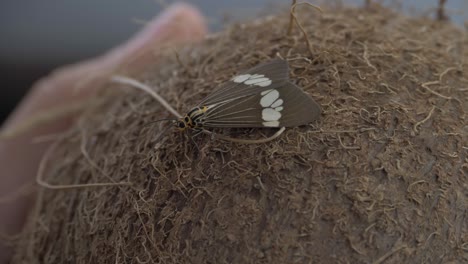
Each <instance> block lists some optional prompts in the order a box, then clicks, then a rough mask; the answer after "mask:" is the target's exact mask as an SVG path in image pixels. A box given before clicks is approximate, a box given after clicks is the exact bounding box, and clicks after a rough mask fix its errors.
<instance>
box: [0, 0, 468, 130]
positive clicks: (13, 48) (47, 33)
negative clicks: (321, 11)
mask: <svg viewBox="0 0 468 264" xmlns="http://www.w3.org/2000/svg"><path fill="white" fill-rule="evenodd" d="M301 1H302V0H300V1H299V2H301ZM438 1H439V0H383V1H380V2H383V3H384V4H387V5H391V6H395V5H396V6H401V7H402V8H403V9H404V10H405V12H406V13H407V14H409V15H413V16H416V15H426V16H432V17H433V16H435V13H436V12H435V7H436V6H437V4H438ZM173 2H175V1H171V0H99V1H96V0H41V1H38V0H1V1H0V39H1V41H0V74H1V75H0V76H1V78H0V85H1V86H0V122H3V121H4V120H5V118H6V117H7V116H8V114H9V113H10V112H11V111H12V109H13V108H14V107H15V105H16V104H17V103H18V102H19V100H21V98H22V97H23V96H24V95H25V93H26V92H27V90H28V88H29V87H30V86H31V85H32V83H34V81H36V80H37V79H39V78H41V77H43V76H45V75H47V74H48V73H49V72H50V71H51V70H53V69H54V68H57V67H59V66H61V65H64V64H70V63H73V62H77V61H80V60H83V59H86V58H91V57H94V56H96V55H98V54H101V53H103V52H104V51H106V50H108V49H110V48H112V47H114V46H116V45H118V44H119V43H121V42H123V41H125V40H127V39H128V38H130V37H131V36H132V35H133V34H134V33H135V32H137V31H138V30H139V29H140V28H141V27H142V26H143V25H144V22H145V21H149V20H150V19H151V18H152V17H153V16H154V15H156V14H157V13H159V12H160V11H161V10H162V9H163V8H164V7H165V6H167V5H169V4H171V3H173ZM186 2H189V3H191V4H193V5H194V6H197V7H198V8H199V9H200V10H201V11H202V13H203V14H204V15H205V16H207V17H208V18H209V19H208V23H209V27H210V30H211V31H218V30H221V29H222V27H223V25H224V24H225V23H226V22H233V21H238V20H241V19H245V18H254V17H255V16H258V15H259V14H262V13H265V12H267V10H271V8H273V7H275V6H278V5H279V6H282V5H284V6H287V5H289V4H290V1H289V0H236V1H227V0H225V1H223V0H190V1H186ZM308 2H310V3H317V2H320V1H314V0H308ZM341 2H344V3H345V4H349V5H362V4H363V2H364V0H342V1H341ZM446 8H447V12H448V14H449V15H450V20H451V21H453V22H455V23H456V24H458V25H459V26H461V27H462V26H463V23H464V21H466V20H467V18H468V16H467V13H468V0H447V3H446Z"/></svg>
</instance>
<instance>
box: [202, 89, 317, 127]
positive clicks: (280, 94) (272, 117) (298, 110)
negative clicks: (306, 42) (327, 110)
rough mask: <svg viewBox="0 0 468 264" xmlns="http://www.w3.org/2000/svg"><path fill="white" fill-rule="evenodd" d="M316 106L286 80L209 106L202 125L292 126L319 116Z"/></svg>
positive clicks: (305, 122)
mask: <svg viewBox="0 0 468 264" xmlns="http://www.w3.org/2000/svg"><path fill="white" fill-rule="evenodd" d="M320 113H321V109H320V106H319V105H318V104H317V103H316V102H315V101H314V99H312V98H311V97H310V96H309V95H307V94H306V93H304V91H302V89H301V88H299V87H297V86H296V85H295V84H293V83H290V82H285V83H283V85H281V86H279V87H277V88H275V89H270V90H265V91H263V92H257V93H255V94H251V95H248V96H245V97H240V98H237V99H234V100H231V101H228V102H225V103H221V104H219V105H216V106H213V107H211V108H210V107H209V108H208V110H207V112H206V114H205V117H204V120H203V125H204V126H205V127H239V128H240V127H244V128H245V127H295V126H301V125H306V124H308V123H311V122H313V121H315V120H317V119H318V118H319V116H320Z"/></svg>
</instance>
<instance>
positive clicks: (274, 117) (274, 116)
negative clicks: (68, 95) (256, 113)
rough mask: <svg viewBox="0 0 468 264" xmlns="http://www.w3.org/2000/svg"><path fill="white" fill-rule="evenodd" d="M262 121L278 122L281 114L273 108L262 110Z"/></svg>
mask: <svg viewBox="0 0 468 264" xmlns="http://www.w3.org/2000/svg"><path fill="white" fill-rule="evenodd" d="M262 118H263V121H278V120H279V119H280V118H281V113H280V112H278V111H276V110H275V109H273V108H265V109H263V110H262Z"/></svg>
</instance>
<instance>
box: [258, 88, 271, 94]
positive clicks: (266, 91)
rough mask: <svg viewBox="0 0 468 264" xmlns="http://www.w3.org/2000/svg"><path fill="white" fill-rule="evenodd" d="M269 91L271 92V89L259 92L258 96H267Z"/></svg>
mask: <svg viewBox="0 0 468 264" xmlns="http://www.w3.org/2000/svg"><path fill="white" fill-rule="evenodd" d="M271 91H273V89H269V90H265V91H263V92H261V93H260V94H261V95H265V94H267V93H269V92H271Z"/></svg>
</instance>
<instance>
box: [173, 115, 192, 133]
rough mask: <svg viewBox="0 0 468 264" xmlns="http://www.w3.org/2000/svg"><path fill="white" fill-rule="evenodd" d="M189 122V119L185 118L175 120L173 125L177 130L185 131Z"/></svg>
mask: <svg viewBox="0 0 468 264" xmlns="http://www.w3.org/2000/svg"><path fill="white" fill-rule="evenodd" d="M189 122H190V119H189V117H188V116H185V117H183V118H180V119H178V120H176V121H175V122H174V124H175V126H176V127H177V128H178V129H179V130H181V131H184V130H185V129H187V128H188V127H189Z"/></svg>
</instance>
